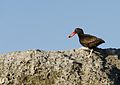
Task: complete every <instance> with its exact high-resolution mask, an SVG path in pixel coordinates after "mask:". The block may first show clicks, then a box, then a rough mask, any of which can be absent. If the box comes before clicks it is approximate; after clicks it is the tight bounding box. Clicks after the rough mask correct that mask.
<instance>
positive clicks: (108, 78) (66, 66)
mask: <svg viewBox="0 0 120 85" xmlns="http://www.w3.org/2000/svg"><path fill="white" fill-rule="evenodd" d="M89 53H90V50H89V49H88V50H85V49H82V48H81V49H74V50H69V51H42V50H28V51H23V52H22V51H19V52H13V53H8V54H4V55H1V56H0V85H119V84H120V60H119V58H120V50H119V49H97V50H96V51H94V52H93V53H92V55H91V56H90V57H89V58H88V55H89Z"/></svg>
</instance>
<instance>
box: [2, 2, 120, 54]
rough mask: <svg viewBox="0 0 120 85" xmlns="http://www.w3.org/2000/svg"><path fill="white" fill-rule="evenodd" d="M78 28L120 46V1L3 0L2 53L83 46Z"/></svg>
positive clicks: (109, 46) (117, 46) (103, 45)
mask: <svg viewBox="0 0 120 85" xmlns="http://www.w3.org/2000/svg"><path fill="white" fill-rule="evenodd" d="M75 27H82V28H83V30H84V31H85V33H89V34H92V35H96V36H97V37H100V38H102V39H104V40H105V41H106V43H105V44H102V45H101V46H99V47H100V48H119V46H120V38H119V37H120V0H99V1H98V0H0V53H6V52H11V51H22V50H28V49H41V50H69V49H74V48H80V47H82V46H81V45H80V44H79V41H78V37H77V36H74V37H73V38H71V39H67V35H68V34H70V33H71V32H72V31H73V30H74V28H75Z"/></svg>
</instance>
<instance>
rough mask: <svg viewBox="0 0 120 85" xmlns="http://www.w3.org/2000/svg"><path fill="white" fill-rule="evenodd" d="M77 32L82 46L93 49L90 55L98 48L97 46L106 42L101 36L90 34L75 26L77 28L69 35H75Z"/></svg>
mask: <svg viewBox="0 0 120 85" xmlns="http://www.w3.org/2000/svg"><path fill="white" fill-rule="evenodd" d="M75 34H77V35H78V38H79V42H80V44H81V45H82V46H84V47H87V48H89V49H91V51H90V54H89V55H88V57H90V56H91V54H92V52H93V50H94V49H96V48H97V46H99V45H100V44H102V43H105V41H104V40H103V39H101V38H98V37H96V36H93V35H90V34H85V33H84V31H83V29H82V28H75V30H74V31H73V32H72V33H71V34H70V35H69V36H68V38H71V37H73V36H74V35H75Z"/></svg>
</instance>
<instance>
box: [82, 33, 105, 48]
mask: <svg viewBox="0 0 120 85" xmlns="http://www.w3.org/2000/svg"><path fill="white" fill-rule="evenodd" d="M81 40H82V42H81V43H86V42H87V43H86V44H87V45H89V46H90V47H92V46H93V45H96V46H97V45H99V44H101V43H104V42H105V41H104V40H102V39H100V38H97V37H96V36H92V35H89V34H85V35H84V36H83V37H82V38H81Z"/></svg>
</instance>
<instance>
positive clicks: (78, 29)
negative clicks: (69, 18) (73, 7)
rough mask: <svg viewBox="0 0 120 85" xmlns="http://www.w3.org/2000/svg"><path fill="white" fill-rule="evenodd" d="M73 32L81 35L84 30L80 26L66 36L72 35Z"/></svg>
mask: <svg viewBox="0 0 120 85" xmlns="http://www.w3.org/2000/svg"><path fill="white" fill-rule="evenodd" d="M75 34H78V35H81V34H84V32H83V30H82V29H81V28H75V30H74V31H73V32H72V33H71V34H70V35H69V36H68V38H71V37H73V36H74V35H75Z"/></svg>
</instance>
